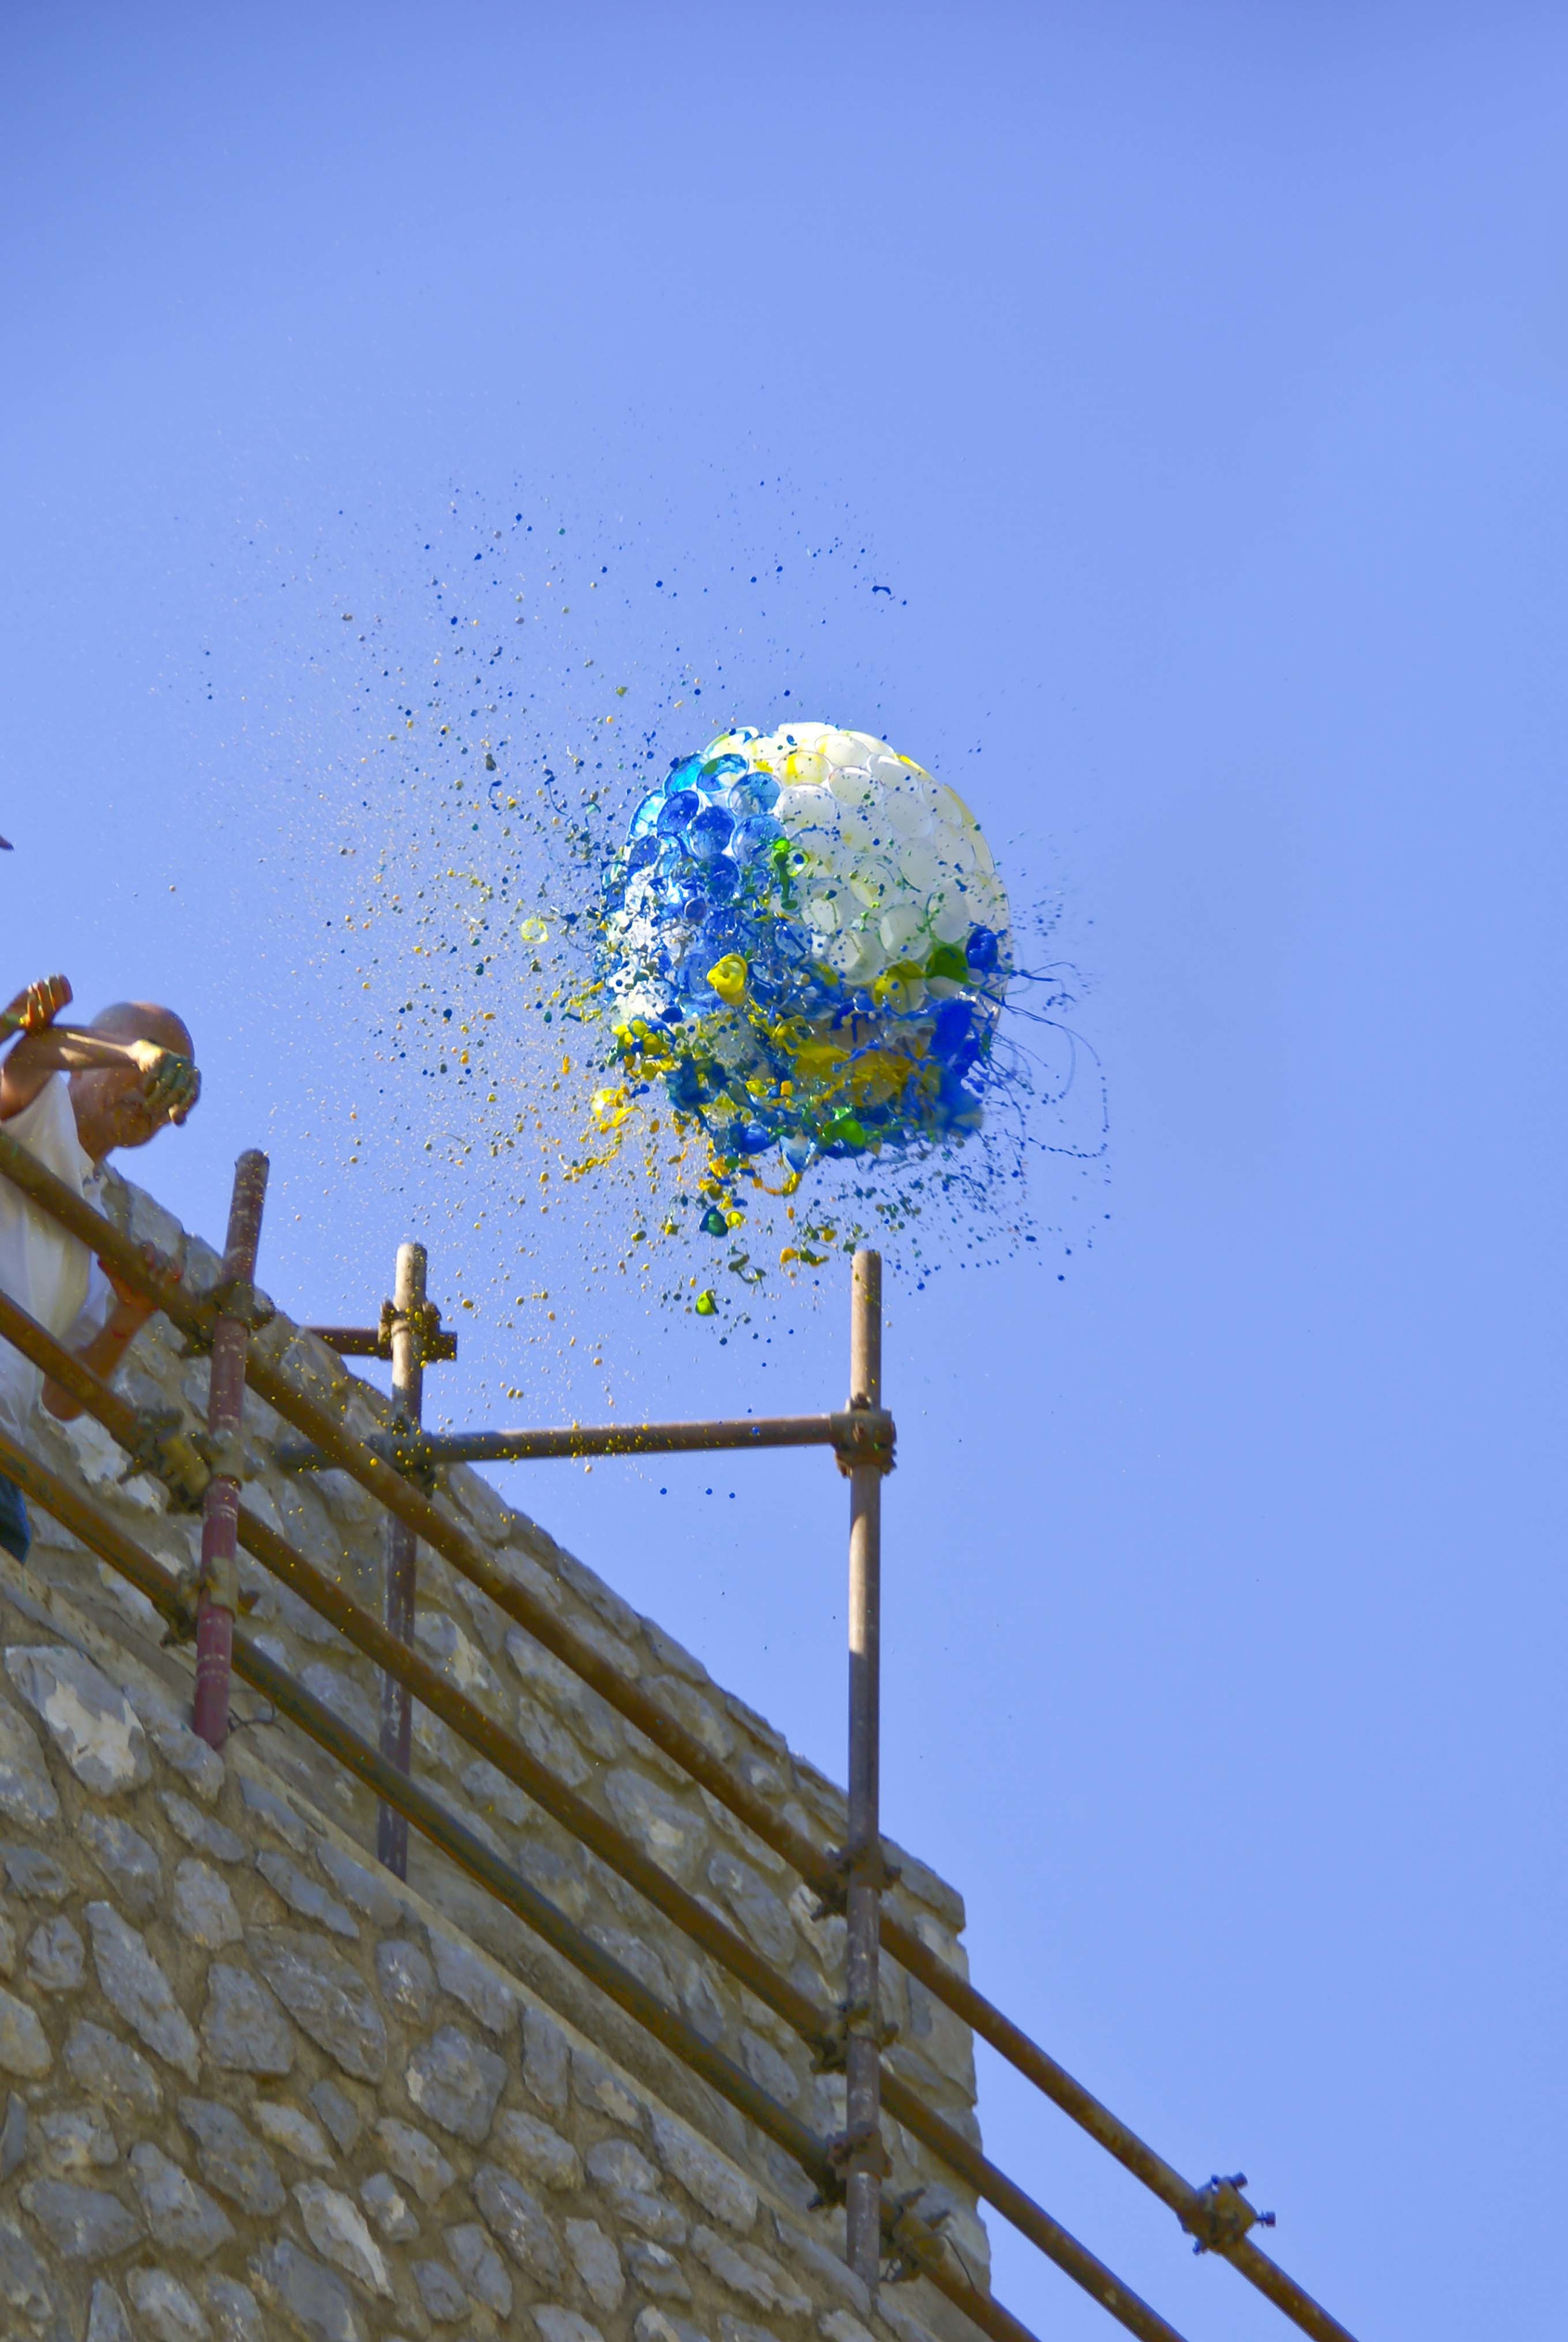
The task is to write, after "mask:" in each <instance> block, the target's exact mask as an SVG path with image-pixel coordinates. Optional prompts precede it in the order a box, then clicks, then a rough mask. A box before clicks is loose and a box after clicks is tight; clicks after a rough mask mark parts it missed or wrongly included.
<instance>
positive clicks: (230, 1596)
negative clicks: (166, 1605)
mask: <svg viewBox="0 0 1568 2342" xmlns="http://www.w3.org/2000/svg"><path fill="white" fill-rule="evenodd" d="M267 1168H268V1165H267V1159H266V1157H265V1155H264V1154H262V1153H260V1152H258V1151H257V1150H256V1149H255V1148H251V1149H250V1150H249V1151H248V1152H246V1153H244V1154H242V1155H241V1156H240V1158H239V1160H238V1163H237V1164H236V1165H235V1167H234V1194H233V1197H232V1200H231V1202H230V1203H229V1214H228V1236H227V1240H226V1242H225V1246H224V1265H223V1271H222V1283H221V1285H220V1288H219V1290H220V1292H222V1293H230V1292H234V1291H235V1290H237V1289H239V1290H244V1291H247V1292H248V1291H249V1290H250V1289H251V1286H252V1285H253V1284H254V1282H255V1277H256V1248H257V1246H258V1245H259V1243H260V1242H261V1236H262V1207H263V1204H264V1203H265V1201H266V1192H267ZM250 1339H251V1329H250V1327H249V1325H248V1324H247V1322H246V1320H245V1319H243V1318H241V1317H234V1316H230V1315H228V1314H227V1313H226V1312H225V1311H224V1310H223V1309H222V1308H220V1310H219V1313H218V1317H217V1320H216V1322H215V1324H214V1325H213V1328H212V1370H211V1374H210V1378H209V1381H208V1386H207V1436H208V1440H209V1442H210V1445H211V1449H212V1458H213V1467H214V1468H213V1472H212V1478H211V1480H209V1482H208V1483H207V1490H206V1495H205V1496H204V1498H203V1499H202V1506H201V1579H200V1592H199V1596H198V1599H197V1613H196V1695H195V1700H194V1703H193V1705H192V1710H191V1726H192V1729H193V1731H195V1732H196V1734H197V1737H198V1738H199V1739H200V1740H204V1741H205V1742H206V1743H207V1744H208V1746H209V1747H210V1748H222V1746H223V1744H224V1743H225V1740H226V1739H227V1738H228V1680H229V1661H230V1655H231V1652H232V1648H233V1641H234V1615H235V1612H236V1611H237V1610H238V1607H239V1580H238V1576H236V1572H235V1536H236V1530H237V1528H238V1512H239V1480H240V1473H239V1459H238V1446H239V1422H240V1416H241V1412H242V1410H243V1408H244V1402H245V1352H246V1347H247V1345H248V1344H249V1342H250Z"/></svg>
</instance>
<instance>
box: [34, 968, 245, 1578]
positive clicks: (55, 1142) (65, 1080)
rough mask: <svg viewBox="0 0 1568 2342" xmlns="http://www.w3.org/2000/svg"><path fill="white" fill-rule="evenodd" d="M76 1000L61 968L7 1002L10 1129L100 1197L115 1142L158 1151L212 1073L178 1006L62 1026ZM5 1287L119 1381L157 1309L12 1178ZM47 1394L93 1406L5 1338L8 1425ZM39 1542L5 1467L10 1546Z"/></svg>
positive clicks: (141, 1005) (89, 1362)
mask: <svg viewBox="0 0 1568 2342" xmlns="http://www.w3.org/2000/svg"><path fill="white" fill-rule="evenodd" d="M70 1000H71V986H70V984H68V983H67V982H66V980H65V978H64V977H63V976H50V977H48V978H47V979H46V980H45V982H44V983H43V984H32V985H30V986H29V988H28V990H27V991H26V992H22V993H19V994H18V996H17V997H16V999H15V1000H13V1001H12V1002H11V1004H10V1007H9V1008H8V1009H6V1010H4V1011H3V1012H0V1047H3V1046H4V1043H5V1039H6V1036H8V1035H12V1034H17V1035H19V1036H20V1037H19V1038H18V1039H17V1040H16V1042H15V1045H14V1047H13V1048H12V1049H10V1052H9V1054H8V1056H7V1057H6V1059H5V1062H4V1063H3V1064H0V1126H4V1127H5V1130H6V1136H7V1137H8V1138H12V1139H17V1140H18V1141H19V1144H20V1145H22V1146H24V1147H25V1148H26V1149H27V1151H28V1152H29V1153H30V1154H33V1155H36V1156H37V1158H38V1160H39V1162H40V1163H42V1164H43V1165H45V1168H46V1169H47V1170H50V1171H52V1172H53V1173H54V1174H55V1177H57V1178H58V1179H63V1180H64V1181H65V1183H66V1185H67V1186H68V1187H71V1188H74V1190H76V1192H77V1194H78V1195H83V1196H86V1197H87V1199H88V1200H89V1201H90V1202H91V1201H94V1200H96V1199H95V1197H94V1195H93V1190H94V1187H95V1185H96V1179H97V1176H98V1173H99V1171H100V1170H101V1169H102V1167H103V1165H104V1163H105V1162H106V1161H107V1159H108V1158H109V1155H110V1154H111V1153H112V1152H114V1150H115V1149H116V1148H117V1147H145V1146H146V1145H147V1144H148V1140H149V1139H154V1138H156V1137H157V1135H158V1133H159V1131H160V1130H161V1129H162V1128H163V1127H164V1126H165V1124H168V1123H174V1124H179V1123H183V1122H184V1121H185V1120H186V1116H187V1115H188V1114H189V1113H190V1111H191V1109H192V1107H193V1106H194V1105H195V1104H196V1101H197V1099H198V1098H199V1095H200V1090H201V1077H200V1075H199V1074H198V1072H197V1070H196V1066H195V1063H194V1062H193V1052H192V1048H191V1038H190V1035H189V1033H188V1032H187V1031H186V1026H185V1024H184V1023H182V1021H181V1020H180V1018H178V1017H177V1016H176V1015H175V1014H174V1010H172V1009H163V1008H160V1007H158V1006H157V1005H156V1003H154V1002H152V1001H149V1000H120V1001H117V1002H116V1003H115V1004H114V1006H113V1007H112V1008H109V1009H105V1010H102V1011H101V1013H100V1014H99V1015H97V1016H96V1017H95V1018H94V1019H93V1022H92V1023H91V1024H88V1025H66V1024H61V1023H58V1016H59V1011H60V1010H62V1009H63V1008H65V1007H67V1006H68V1005H69V1003H70ZM0 1291H4V1292H5V1293H8V1294H9V1295H10V1297H11V1299H12V1300H13V1301H15V1302H17V1303H18V1304H19V1306H21V1307H22V1308H23V1309H25V1310H26V1311H27V1312H28V1315H29V1316H30V1317H32V1318H36V1319H37V1320H38V1322H39V1323H40V1325H43V1326H45V1327H47V1329H48V1331H49V1332H51V1333H52V1334H54V1336H55V1337H56V1339H57V1340H58V1341H61V1342H63V1343H64V1344H65V1345H66V1347H67V1348H68V1349H69V1350H71V1351H73V1352H74V1353H75V1355H76V1356H77V1357H78V1358H81V1359H82V1361H83V1362H84V1365H86V1366H89V1367H91V1368H92V1370H93V1371H94V1372H95V1373H96V1374H99V1375H101V1376H103V1377H104V1378H105V1379H106V1380H107V1379H108V1378H109V1376H110V1375H111V1374H112V1373H113V1372H114V1370H115V1369H116V1367H117V1366H118V1365H119V1364H120V1361H121V1359H122V1358H123V1357H124V1355H125V1352H126V1351H127V1350H128V1349H129V1348H130V1346H131V1344H132V1343H133V1342H134V1341H135V1338H136V1335H137V1334H138V1333H139V1332H140V1331H141V1329H142V1327H143V1326H144V1325H145V1324H146V1323H147V1320H148V1318H149V1317H150V1316H151V1315H152V1305H151V1304H150V1303H149V1302H148V1301H145V1300H143V1299H142V1297H141V1296H140V1295H139V1294H138V1293H133V1292H132V1291H131V1290H130V1288H129V1287H128V1286H125V1285H122V1284H121V1283H120V1282H119V1281H118V1280H117V1279H116V1278H114V1276H113V1275H112V1274H111V1273H108V1274H106V1272H105V1270H104V1269H103V1268H101V1266H100V1265H99V1263H98V1262H97V1261H96V1260H95V1259H94V1257H93V1255H92V1254H91V1253H90V1252H89V1251H88V1250H87V1247H86V1246H85V1244H83V1243H81V1242H78V1240H77V1239H76V1238H75V1237H74V1236H68V1235H67V1234H66V1232H65V1230H64V1229H62V1228H60V1227H58V1225H57V1223H56V1222H55V1221H54V1220H52V1219H50V1218H48V1217H47V1216H45V1214H44V1213H42V1212H40V1211H38V1210H37V1209H36V1208H35V1207H34V1206H33V1205H32V1204H31V1203H28V1201H27V1200H26V1198H25V1197H24V1196H23V1195H22V1194H21V1193H20V1191H19V1190H18V1189H16V1188H13V1187H12V1186H11V1184H10V1182H9V1180H8V1179H6V1178H3V1177H0ZM40 1397H42V1399H43V1402H44V1405H45V1407H46V1408H47V1409H49V1412H50V1413H51V1414H53V1415H57V1416H58V1417H60V1418H61V1419H62V1420H65V1421H69V1420H70V1418H71V1417H72V1416H74V1415H78V1414H80V1413H81V1411H82V1410H81V1409H80V1407H79V1406H78V1405H77V1403H76V1401H75V1400H74V1399H72V1398H71V1396H70V1394H69V1393H68V1392H65V1391H62V1390H61V1389H60V1388H59V1387H58V1384H56V1383H48V1384H45V1382H44V1378H43V1376H42V1375H41V1374H40V1372H39V1371H38V1369H37V1368H36V1367H35V1366H33V1365H32V1363H31V1362H30V1361H29V1360H28V1359H26V1358H23V1357H22V1356H21V1354H20V1352H19V1351H17V1350H13V1349H12V1348H11V1347H10V1346H9V1345H8V1344H6V1343H0V1428H3V1429H4V1430H5V1431H6V1433H7V1434H8V1435H9V1436H10V1437H11V1438H13V1439H18V1440H25V1439H26V1437H27V1432H28V1426H29V1423H30V1422H31V1420H32V1414H33V1410H34V1409H36V1407H37V1405H38V1403H39V1399H40ZM31 1541H32V1531H31V1528H30V1526H29V1523H28V1518H27V1508H26V1506H25V1504H24V1503H23V1501H22V1497H21V1492H20V1490H19V1488H17V1487H16V1486H13V1484H12V1483H11V1482H10V1481H9V1480H6V1479H5V1478H4V1477H3V1476H0V1546H3V1547H4V1548H5V1550H6V1551H7V1552H10V1553H13V1554H14V1555H15V1556H16V1558H17V1560H18V1561H22V1562H24V1561H25V1560H26V1559H27V1554H28V1548H29V1545H30V1544H31Z"/></svg>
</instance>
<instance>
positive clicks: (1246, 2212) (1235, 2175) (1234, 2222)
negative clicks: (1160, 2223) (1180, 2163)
mask: <svg viewBox="0 0 1568 2342" xmlns="http://www.w3.org/2000/svg"><path fill="white" fill-rule="evenodd" d="M1246 2184H1247V2175H1246V2173H1245V2172H1244V2171H1235V2172H1232V2174H1231V2176H1230V2177H1229V2179H1223V2178H1222V2177H1221V2176H1220V2174H1219V2173H1218V2172H1217V2171H1216V2172H1215V2175H1214V2177H1213V2179H1211V2180H1210V2181H1209V2183H1208V2185H1207V2187H1201V2188H1200V2189H1199V2190H1198V2200H1197V2203H1196V2205H1195V2206H1194V2207H1193V2208H1192V2209H1191V2211H1189V2212H1184V2213H1183V2214H1182V2215H1181V2224H1182V2226H1183V2228H1185V2229H1186V2231H1187V2233H1188V2234H1189V2236H1190V2237H1192V2238H1194V2239H1195V2242H1194V2244H1193V2246H1192V2249H1193V2251H1194V2252H1195V2253H1227V2252H1230V2251H1233V2250H1234V2248H1235V2247H1236V2246H1237V2245H1239V2244H1240V2242H1241V2240H1242V2238H1243V2237H1244V2236H1245V2235H1246V2233H1247V2231H1248V2230H1249V2229H1250V2228H1272V2227H1273V2226H1274V2214H1273V2213H1272V2212H1258V2211H1254V2210H1253V2207H1252V2206H1251V2205H1250V2204H1249V2203H1248V2201H1247V2199H1246V2197H1245V2196H1244V2195H1243V2194H1242V2193H1241V2190H1242V2189H1243V2188H1244V2187H1245V2186H1246Z"/></svg>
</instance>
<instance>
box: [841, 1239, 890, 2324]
mask: <svg viewBox="0 0 1568 2342" xmlns="http://www.w3.org/2000/svg"><path fill="white" fill-rule="evenodd" d="M849 1357H850V1391H849V1403H850V1406H851V1407H852V1408H863V1407H864V1408H869V1407H880V1405H881V1403H882V1262H881V1255H880V1253H870V1252H862V1253H856V1254H855V1268H854V1273H853V1278H852V1282H851V1293H850V1346H849ZM849 1486H850V1495H849V1844H848V1847H846V1849H845V1853H846V1862H845V1869H846V1871H847V1874H848V1905H849V1926H848V1941H847V1948H846V1962H845V1966H846V1975H845V1984H846V1987H847V1991H846V2004H845V2009H844V2078H845V2084H846V2090H845V2098H846V2104H845V2135H844V2155H843V2166H844V2173H845V2209H846V2217H847V2222H848V2238H847V2245H848V2260H849V2265H850V2267H851V2268H852V2269H853V2270H854V2271H855V2275H856V2276H857V2277H859V2278H860V2279H861V2280H862V2281H863V2283H864V2284H866V2285H868V2287H869V2288H870V2289H871V2291H872V2292H873V2293H874V2292H875V2290H876V2284H877V2271H878V2264H879V2259H880V2233H881V2179H882V2170H883V2167H884V2160H885V2158H884V2155H883V2150H882V2140H881V2063H880V2061H881V2044H880V1993H879V1991H878V1986H877V1940H878V1932H879V1926H880V1904H881V1878H882V1865H881V1822H880V1810H879V1808H880V1790H879V1779H878V1771H879V1762H878V1760H879V1743H880V1729H881V1717H880V1708H881V1651H880V1641H881V1563H882V1474H881V1469H880V1465H879V1464H875V1463H864V1464H855V1465H854V1466H852V1468H851V1471H850V1475H849Z"/></svg>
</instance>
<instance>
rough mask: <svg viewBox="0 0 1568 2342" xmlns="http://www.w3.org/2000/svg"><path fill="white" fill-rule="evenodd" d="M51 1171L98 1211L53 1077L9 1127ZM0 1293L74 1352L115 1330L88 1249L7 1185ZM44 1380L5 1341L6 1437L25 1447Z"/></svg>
mask: <svg viewBox="0 0 1568 2342" xmlns="http://www.w3.org/2000/svg"><path fill="white" fill-rule="evenodd" d="M4 1128H5V1132H6V1137H7V1138H8V1139H16V1141H17V1142H18V1144H19V1146H23V1147H25V1148H26V1149H27V1151H28V1152H29V1154H32V1155H36V1156H37V1158H38V1160H39V1162H40V1163H41V1164H43V1165H44V1167H45V1170H48V1171H52V1172H53V1173H54V1175H55V1177H56V1178H57V1179H63V1180H64V1181H65V1184H66V1185H67V1187H69V1188H72V1189H74V1190H75V1192H76V1193H77V1194H78V1195H82V1196H85V1197H86V1198H87V1200H88V1201H89V1202H90V1203H96V1192H95V1190H96V1177H95V1173H94V1167H93V1163H92V1159H91V1157H90V1156H89V1155H88V1154H87V1153H86V1152H84V1149H83V1146H82V1143H81V1141H80V1139H78V1138H77V1136H76V1117H75V1115H74V1114H73V1113H71V1089H70V1086H69V1084H68V1083H67V1081H66V1078H65V1075H64V1074H50V1076H49V1078H48V1080H47V1081H46V1082H45V1085H44V1087H43V1088H42V1089H41V1090H40V1091H39V1093H38V1095H37V1097H36V1098H35V1099H34V1100H33V1101H32V1105H31V1106H24V1107H23V1108H22V1111H21V1113H19V1114H13V1115H12V1116H11V1117H10V1119H9V1121H7V1122H6V1124H5V1125H4ZM0 1292H4V1293H7V1294H9V1296H10V1298H11V1299H12V1300H13V1301H14V1302H15V1303H16V1304H17V1305H18V1306H19V1308H22V1309H25V1310H26V1311H27V1313H28V1316H29V1317H30V1318H36V1319H37V1320H38V1322H39V1324H40V1325H41V1326H45V1327H46V1328H47V1329H48V1331H49V1332H51V1333H52V1334H53V1335H54V1336H55V1338H56V1340H57V1341H60V1342H63V1343H64V1344H65V1345H66V1347H67V1349H70V1350H75V1349H79V1348H80V1347H81V1346H82V1345H83V1344H84V1343H86V1342H90V1341H91V1340H92V1338H93V1336H94V1334H95V1333H98V1332H102V1330H103V1328H104V1327H105V1326H106V1325H107V1324H108V1322H109V1313H110V1311H111V1310H112V1309H113V1306H114V1294H113V1292H112V1290H111V1288H110V1285H109V1280H108V1278H107V1277H106V1276H105V1275H104V1273H103V1270H102V1269H101V1268H99V1266H98V1264H97V1261H96V1259H95V1258H94V1256H93V1255H92V1254H91V1253H90V1252H89V1251H88V1249H87V1247H86V1245H85V1244H84V1243H83V1242H81V1241H80V1240H79V1239H78V1238H77V1237H74V1236H68V1235H67V1234H66V1232H65V1230H64V1229H63V1228H61V1227H59V1226H58V1223H57V1222H56V1221H54V1220H52V1219H50V1218H49V1217H48V1216H46V1215H45V1213H43V1212H40V1211H39V1210H38V1209H37V1208H36V1206H35V1205H33V1204H32V1203H29V1202H28V1201H27V1198H26V1197H25V1196H24V1195H23V1194H22V1192H21V1190H20V1189H19V1188H14V1187H13V1186H12V1185H11V1183H10V1181H9V1179H6V1178H4V1177H0ZM43 1389H44V1377H43V1375H42V1374H41V1373H40V1372H39V1370H38V1369H37V1368H36V1367H35V1366H34V1365H33V1364H32V1360H31V1359H29V1358H23V1357H22V1355H21V1352H20V1351H19V1350H14V1349H13V1348H12V1347H11V1345H10V1344H9V1343H8V1342H6V1341H0V1430H4V1431H5V1432H6V1434H7V1435H9V1436H10V1437H11V1438H12V1439H25V1438H26V1436H27V1429H28V1423H29V1421H30V1419H31V1417H32V1412H33V1409H35V1408H36V1407H37V1405H38V1402H39V1399H40V1397H41V1396H42V1395H43Z"/></svg>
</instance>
